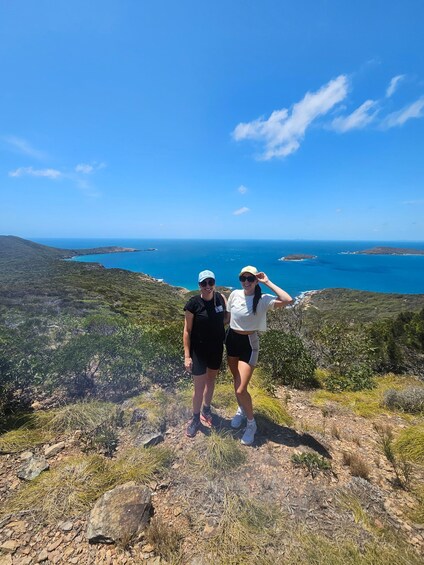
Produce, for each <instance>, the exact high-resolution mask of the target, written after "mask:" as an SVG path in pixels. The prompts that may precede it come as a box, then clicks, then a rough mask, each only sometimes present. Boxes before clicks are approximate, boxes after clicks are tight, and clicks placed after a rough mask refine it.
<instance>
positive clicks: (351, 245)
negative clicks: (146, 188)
mask: <svg viewBox="0 0 424 565" xmlns="http://www.w3.org/2000/svg"><path fill="white" fill-rule="evenodd" d="M36 241H38V242H39V243H43V244H44V245H50V246H52V247H60V248H65V249H77V248H78V249H82V248H90V247H91V248H92V247H100V246H105V245H117V246H121V247H133V248H137V249H148V248H156V249H157V251H138V252H134V253H113V254H104V255H87V256H84V257H79V258H78V259H76V260H77V261H84V262H90V261H91V262H97V263H101V264H102V265H104V266H105V267H107V268H120V269H127V270H129V271H136V272H142V273H147V274H149V275H151V276H152V277H155V278H158V279H163V280H164V281H165V282H167V283H169V284H171V285H175V286H183V287H185V288H188V289H195V288H197V274H198V272H199V271H201V270H203V269H211V270H212V271H214V272H215V274H216V278H217V283H218V284H220V285H224V286H229V287H239V281H238V273H239V271H240V269H241V268H242V267H243V266H245V265H255V266H256V267H257V268H258V269H259V270H262V271H265V272H266V273H267V275H268V276H269V278H270V279H271V280H272V281H273V282H275V283H276V284H278V285H279V286H281V287H282V288H284V289H285V290H286V291H287V292H289V293H290V294H291V295H292V296H297V295H298V294H300V293H301V292H304V291H307V290H319V289H323V288H351V289H357V290H370V291H375V292H399V293H406V294H417V293H424V256H413V255H409V256H390V255H349V254H345V253H346V252H349V251H360V250H363V249H369V248H371V247H375V246H383V245H384V246H386V247H388V246H390V247H403V248H415V249H424V242H414V243H411V242H400V241H397V242H384V243H382V242H378V241H361V242H358V241H355V242H349V241H284V240H283V241H274V240H254V241H252V240H165V239H51V238H49V239H37V240H36ZM293 253H303V254H310V255H316V256H317V258H316V259H313V260H307V261H299V262H291V261H290V262H288V261H279V260H278V259H279V258H280V257H283V256H285V255H289V254H293Z"/></svg>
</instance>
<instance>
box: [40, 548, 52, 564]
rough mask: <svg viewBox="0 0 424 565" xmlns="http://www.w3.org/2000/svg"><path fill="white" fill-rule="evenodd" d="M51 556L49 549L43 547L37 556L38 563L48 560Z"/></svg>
mask: <svg viewBox="0 0 424 565" xmlns="http://www.w3.org/2000/svg"><path fill="white" fill-rule="evenodd" d="M48 558H49V555H48V553H47V549H43V550H42V551H41V552H40V553H39V554H38V557H37V563H42V562H43V561H47V559H48Z"/></svg>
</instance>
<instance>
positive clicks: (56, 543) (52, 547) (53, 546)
mask: <svg viewBox="0 0 424 565" xmlns="http://www.w3.org/2000/svg"><path fill="white" fill-rule="evenodd" d="M61 543H62V540H61V539H60V538H59V539H57V540H56V541H54V542H52V543H49V545H48V546H47V551H54V550H55V549H56V548H57V547H59V545H60V544H61Z"/></svg>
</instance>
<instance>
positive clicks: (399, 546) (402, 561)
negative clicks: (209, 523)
mask: <svg viewBox="0 0 424 565" xmlns="http://www.w3.org/2000/svg"><path fill="white" fill-rule="evenodd" d="M342 504H344V508H346V509H348V510H350V511H352V513H353V515H354V519H355V522H356V524H357V525H359V526H360V527H361V528H364V529H365V530H366V531H367V532H368V534H367V539H368V541H363V542H362V543H358V540H357V538H356V536H357V535H358V530H357V529H356V530H355V529H352V530H351V531H348V530H346V531H345V534H344V536H343V537H332V538H328V537H325V536H324V535H322V534H318V533H314V532H312V531H311V530H310V529H308V528H306V527H304V526H303V525H299V524H296V523H293V522H291V521H288V520H287V519H286V517H285V516H284V515H283V514H282V512H281V511H280V510H279V509H278V508H277V507H276V506H273V505H272V504H268V505H266V504H263V503H260V502H258V501H254V500H250V499H247V498H244V497H240V496H237V495H234V494H231V495H230V494H229V495H227V496H226V499H225V502H224V507H223V511H222V514H221V520H220V523H219V526H218V529H217V533H216V535H215V536H213V537H212V538H210V539H209V540H205V541H203V543H201V545H200V548H199V549H198V551H199V555H207V556H208V562H211V563H214V564H216V565H246V563H249V564H250V563H251V564H255V565H276V564H278V565H292V564H293V563H296V565H342V564H343V565H386V564H387V563H390V564H393V565H419V564H421V562H422V560H421V558H420V557H419V556H418V555H417V554H416V553H415V552H414V551H413V550H412V549H411V548H409V547H408V546H407V545H406V544H405V542H403V541H402V540H401V539H400V538H399V537H398V536H397V535H396V534H394V533H392V532H390V531H389V530H385V531H383V532H382V531H381V530H378V531H377V530H376V528H375V527H373V525H372V520H371V517H370V516H368V514H367V513H366V511H365V510H364V509H363V508H362V507H361V505H360V504H359V502H358V501H357V500H356V499H354V498H351V499H349V498H347V499H346V500H345V501H343V502H342ZM194 561H196V559H195V560H194Z"/></svg>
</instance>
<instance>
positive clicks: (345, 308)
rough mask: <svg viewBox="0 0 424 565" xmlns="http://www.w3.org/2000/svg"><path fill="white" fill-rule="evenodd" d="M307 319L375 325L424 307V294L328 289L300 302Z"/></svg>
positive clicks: (308, 296)
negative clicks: (374, 323)
mask: <svg viewBox="0 0 424 565" xmlns="http://www.w3.org/2000/svg"><path fill="white" fill-rule="evenodd" d="M300 306H301V308H303V309H304V310H305V315H306V318H308V317H310V318H316V317H319V318H320V320H321V321H337V320H348V321H353V322H373V321H375V320H381V319H386V318H392V317H395V316H397V315H398V314H400V313H401V312H405V311H406V310H407V311H411V312H418V311H419V310H421V309H422V308H424V294H395V293H381V292H367V291H363V290H351V289H347V288H327V289H325V290H320V291H311V292H309V293H306V294H305V296H304V297H303V299H302V300H301V301H300Z"/></svg>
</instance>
